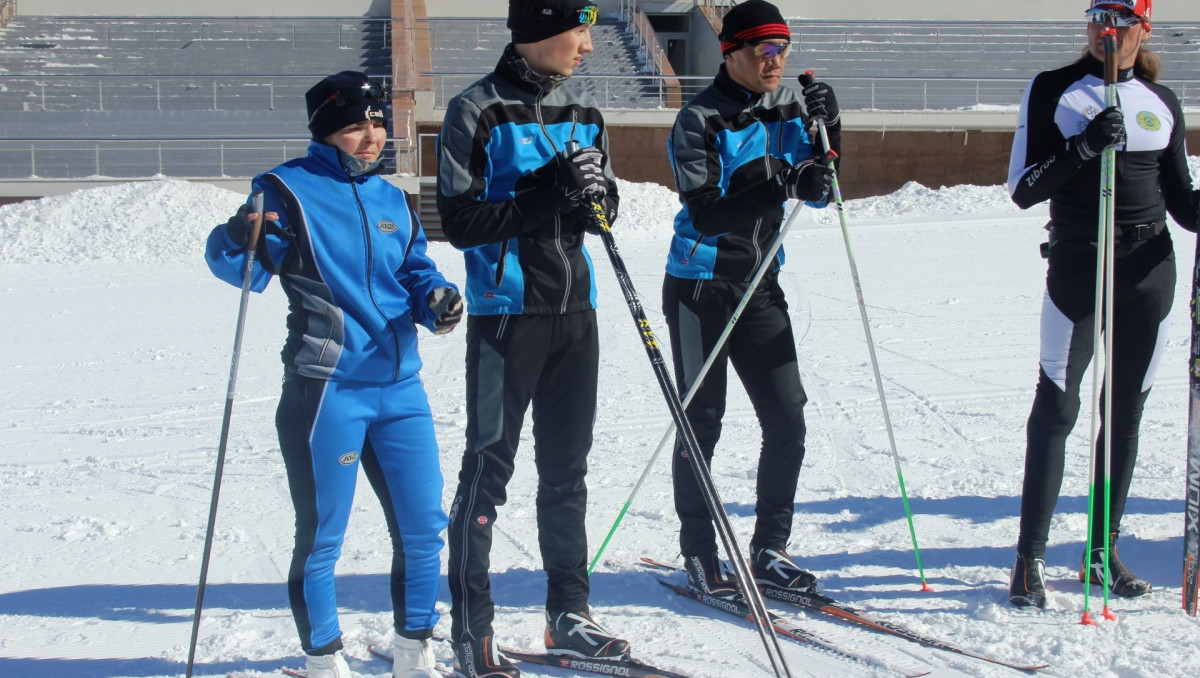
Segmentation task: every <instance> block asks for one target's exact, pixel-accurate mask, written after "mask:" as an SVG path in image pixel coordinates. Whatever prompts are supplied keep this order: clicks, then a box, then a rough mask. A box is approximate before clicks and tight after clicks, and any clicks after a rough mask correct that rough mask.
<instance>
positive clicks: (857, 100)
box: [425, 73, 1200, 111]
mask: <svg viewBox="0 0 1200 678" xmlns="http://www.w3.org/2000/svg"><path fill="white" fill-rule="evenodd" d="M425 75H427V76H429V77H431V78H432V79H433V86H434V106H436V107H439V108H444V107H445V106H446V102H447V101H449V100H450V98H451V97H453V96H454V95H455V94H458V93H459V92H461V91H462V90H463V89H465V88H466V87H467V86H468V85H470V84H471V83H472V82H474V81H476V80H478V79H479V78H481V77H483V75H484V74H483V73H471V74H466V73H427V74H425ZM794 77H795V74H791V75H789V76H788V78H787V81H788V82H789V83H794V82H795V80H794ZM824 79H826V80H828V82H829V83H830V84H831V85H832V86H833V88H834V89H835V90H836V92H837V97H838V103H839V105H840V107H841V109H842V110H844V111H856V110H864V111H880V110H882V111H911V110H937V111H945V110H951V111H953V110H971V109H978V108H980V107H987V106H1012V107H1014V108H1015V107H1016V106H1018V105H1020V103H1021V97H1022V96H1023V95H1024V92H1025V87H1026V85H1028V84H1029V78H926V77H886V78H873V77H860V76H853V77H838V76H837V75H834V74H831V75H828V76H827V77H825V78H824ZM672 80H674V81H678V82H679V84H680V86H681V90H682V97H683V100H684V101H687V100H688V99H689V98H691V97H692V96H694V95H695V94H696V93H697V92H699V91H700V90H701V89H703V88H704V87H706V86H708V84H709V83H710V82H712V78H711V77H708V76H672V77H670V78H664V77H663V76H658V75H638V76H631V75H575V76H572V77H571V84H572V86H574V87H576V88H579V89H583V90H586V91H589V92H591V93H592V96H594V97H595V98H596V100H597V102H598V103H599V105H600V106H601V108H610V109H630V110H639V109H654V108H667V101H668V99H667V93H668V91H669V88H668V87H667V82H668V81H672ZM1163 84H1164V85H1166V86H1167V87H1170V88H1171V89H1172V90H1174V92H1175V94H1177V95H1178V96H1179V100H1180V102H1181V103H1182V105H1183V106H1184V107H1185V108H1196V107H1200V80H1175V81H1172V80H1164V81H1163Z"/></svg>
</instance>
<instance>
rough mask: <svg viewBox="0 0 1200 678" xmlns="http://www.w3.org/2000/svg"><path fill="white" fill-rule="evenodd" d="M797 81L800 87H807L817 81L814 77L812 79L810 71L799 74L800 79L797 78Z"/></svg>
mask: <svg viewBox="0 0 1200 678" xmlns="http://www.w3.org/2000/svg"><path fill="white" fill-rule="evenodd" d="M797 79H798V80H799V81H800V86H801V87H808V86H809V85H811V84H813V83H814V82H816V81H817V79H816V78H815V77H813V72H812V71H804V72H803V73H801V74H800V77H798V78H797Z"/></svg>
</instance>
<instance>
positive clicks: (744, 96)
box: [713, 64, 763, 106]
mask: <svg viewBox="0 0 1200 678" xmlns="http://www.w3.org/2000/svg"><path fill="white" fill-rule="evenodd" d="M713 85H715V86H716V88H717V89H718V90H719V91H720V92H721V94H724V95H725V96H727V97H729V98H730V99H733V100H734V101H736V102H738V103H740V104H742V105H743V106H753V105H754V104H757V103H758V102H759V101H761V100H762V98H763V95H762V94H760V93H758V92H751V91H750V90H748V89H746V88H745V87H742V86H741V85H739V84H738V83H737V81H736V80H734V79H733V76H732V75H729V69H727V68H725V64H721V69H720V70H719V71H717V77H716V78H713Z"/></svg>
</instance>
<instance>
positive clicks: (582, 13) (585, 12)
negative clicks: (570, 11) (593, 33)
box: [577, 5, 600, 26]
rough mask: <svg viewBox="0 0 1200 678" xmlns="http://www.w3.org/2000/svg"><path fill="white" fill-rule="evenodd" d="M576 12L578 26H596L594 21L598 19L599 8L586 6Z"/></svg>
mask: <svg viewBox="0 0 1200 678" xmlns="http://www.w3.org/2000/svg"><path fill="white" fill-rule="evenodd" d="M577 11H578V13H579V24H580V25H581V26H593V25H595V24H596V20H597V19H599V18H600V8H599V7H597V6H596V5H588V6H587V7H584V8H583V9H581V10H577Z"/></svg>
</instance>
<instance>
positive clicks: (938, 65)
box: [0, 16, 1200, 178]
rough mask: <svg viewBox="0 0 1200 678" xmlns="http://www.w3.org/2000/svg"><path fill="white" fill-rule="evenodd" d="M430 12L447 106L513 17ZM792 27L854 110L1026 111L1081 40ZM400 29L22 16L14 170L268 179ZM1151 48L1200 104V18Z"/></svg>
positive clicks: (972, 28)
mask: <svg viewBox="0 0 1200 678" xmlns="http://www.w3.org/2000/svg"><path fill="white" fill-rule="evenodd" d="M419 21H421V22H422V23H423V25H424V27H425V28H427V29H428V32H429V44H430V45H431V54H430V58H431V64H432V72H431V73H429V74H427V75H430V76H432V77H431V80H432V82H433V87H434V93H433V98H434V106H435V107H442V106H444V105H445V103H446V101H448V100H449V98H450V97H452V96H453V95H454V94H457V93H458V92H459V91H461V90H462V89H463V88H464V87H466V86H467V85H468V84H469V83H471V82H473V81H474V80H475V79H477V78H478V77H479V76H480V75H482V74H483V73H486V72H488V71H489V70H491V68H492V67H493V66H494V64H495V62H496V59H497V58H498V57H499V55H500V52H501V50H502V49H503V47H504V45H505V44H506V43H507V42H508V38H509V33H508V30H507V28H505V26H504V21H503V20H502V19H449V18H432V19H427V20H419ZM791 26H792V32H793V39H794V47H795V49H794V52H793V55H792V57H791V59H790V60H789V64H788V69H787V73H788V77H789V79H790V78H792V77H794V76H795V75H797V74H798V73H799V72H800V71H802V70H808V69H813V70H815V71H816V72H817V73H818V74H819V76H820V77H821V78H822V79H826V80H828V81H830V82H831V83H833V84H834V86H835V87H836V89H837V91H838V98H839V100H840V102H841V103H842V107H843V109H844V110H929V109H941V110H970V109H973V108H988V107H1002V108H1012V107H1015V106H1016V104H1017V103H1018V102H1019V101H1020V98H1021V93H1022V91H1023V89H1024V86H1025V84H1026V83H1027V82H1028V79H1029V77H1030V76H1032V75H1033V74H1034V73H1036V72H1038V71H1040V70H1044V69H1047V68H1052V67H1055V66H1058V65H1061V64H1063V63H1066V62H1068V61H1070V60H1072V59H1073V58H1074V57H1075V55H1077V54H1079V52H1080V51H1081V50H1082V48H1083V32H1082V30H1081V28H1080V25H1079V24H1077V23H1074V22H1072V23H1066V24H1057V23H1049V22H944V21H937V22H934V21H925V22H921V21H913V22H902V21H882V22H881V21H875V22H871V21H803V22H801V21H798V20H791ZM390 30H391V22H390V21H388V20H386V19H379V18H377V19H367V18H343V19H330V18H258V19H244V18H237V19H234V18H162V17H160V18H132V17H107V18H91V17H88V18H80V17H74V18H72V17H64V18H56V17H44V16H16V17H14V18H13V19H12V21H11V22H10V23H9V24H8V26H7V27H6V28H4V29H2V30H0V178H23V177H31V176H39V177H55V178H58V177H94V176H111V177H134V176H155V175H165V176H188V177H199V176H244V175H246V174H249V173H252V172H253V171H254V170H255V169H257V168H261V167H262V166H263V157H264V154H265V156H266V157H269V158H274V157H288V156H289V154H292V155H294V154H295V153H298V152H301V151H302V148H303V144H304V143H305V138H306V135H305V129H304V124H305V115H304V106H303V93H304V91H306V90H307V89H308V87H310V86H311V85H312V83H313V82H314V81H315V80H316V79H317V78H319V77H321V76H323V75H325V74H328V73H330V72H334V71H337V70H343V69H357V70H364V71H366V72H367V73H369V74H371V75H372V76H375V77H378V78H380V79H384V80H386V79H388V78H390V77H391V56H392V55H391V36H390V35H389V31H390ZM592 42H593V46H594V48H595V51H594V52H593V53H592V54H591V55H589V57H588V58H587V59H585V60H584V62H583V65H582V66H581V67H580V68H579V69H578V70H577V72H576V77H575V78H574V79H573V81H572V82H573V84H574V85H575V86H577V87H580V88H583V89H585V90H589V91H591V92H592V93H593V95H594V96H595V97H596V99H597V100H598V101H599V103H600V105H601V106H602V107H604V108H607V109H635V110H636V109H658V108H662V107H664V105H665V101H666V100H665V98H664V96H663V81H662V79H661V78H660V76H659V75H658V74H656V73H654V72H653V70H654V69H653V68H652V67H650V66H648V65H647V64H646V56H645V54H644V53H642V52H641V51H640V50H639V48H638V47H637V44H638V42H637V38H636V36H634V35H633V34H632V32H631V31H630V30H629V27H628V26H627V25H626V24H625V23H624V22H623V21H622V20H621V19H619V18H617V17H615V16H611V17H606V18H605V19H604V20H602V21H601V22H600V23H599V24H597V25H596V26H595V27H594V28H593V31H592ZM1151 46H1152V48H1153V49H1155V51H1157V52H1158V53H1159V54H1160V55H1161V56H1162V58H1163V62H1164V83H1165V84H1167V85H1168V86H1170V87H1172V89H1174V90H1175V91H1176V93H1177V94H1179V95H1180V98H1181V99H1182V100H1183V102H1184V104H1185V106H1190V107H1193V108H1194V107H1197V106H1200V24H1183V25H1178V26H1171V25H1157V26H1156V27H1155V33H1154V39H1153V42H1152V43H1151ZM708 75H709V74H701V75H700V76H697V77H696V79H695V81H694V82H695V83H703V82H704V81H706V80H707V76H708ZM687 85H688V83H686V82H685V89H690V90H694V89H695V87H687ZM276 154H279V155H278V156H277V155H276Z"/></svg>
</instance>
